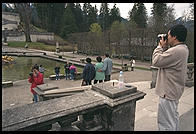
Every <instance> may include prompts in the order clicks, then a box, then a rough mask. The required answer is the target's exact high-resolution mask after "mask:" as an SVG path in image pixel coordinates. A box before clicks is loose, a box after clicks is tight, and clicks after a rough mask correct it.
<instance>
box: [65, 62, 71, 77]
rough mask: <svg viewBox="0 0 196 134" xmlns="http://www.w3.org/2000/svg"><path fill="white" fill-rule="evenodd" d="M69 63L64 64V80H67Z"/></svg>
mask: <svg viewBox="0 0 196 134" xmlns="http://www.w3.org/2000/svg"><path fill="white" fill-rule="evenodd" d="M69 67H70V66H69V63H67V62H65V65H64V70H65V79H66V80H67V78H69V73H70V71H69Z"/></svg>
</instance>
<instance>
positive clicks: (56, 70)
mask: <svg viewBox="0 0 196 134" xmlns="http://www.w3.org/2000/svg"><path fill="white" fill-rule="evenodd" d="M54 72H55V74H56V80H60V79H59V73H60V67H59V66H58V65H57V64H56V67H55V68H54Z"/></svg>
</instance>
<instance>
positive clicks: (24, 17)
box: [14, 3, 32, 42]
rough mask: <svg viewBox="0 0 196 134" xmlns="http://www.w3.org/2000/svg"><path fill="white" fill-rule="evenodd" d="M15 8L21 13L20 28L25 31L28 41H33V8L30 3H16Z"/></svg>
mask: <svg viewBox="0 0 196 134" xmlns="http://www.w3.org/2000/svg"><path fill="white" fill-rule="evenodd" d="M14 8H15V9H16V11H17V12H18V13H19V15H20V20H21V22H20V25H19V29H20V30H21V31H22V32H24V34H25V38H26V42H31V37H30V22H31V14H32V9H31V7H30V3H14Z"/></svg>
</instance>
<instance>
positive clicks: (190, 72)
mask: <svg viewBox="0 0 196 134" xmlns="http://www.w3.org/2000/svg"><path fill="white" fill-rule="evenodd" d="M187 69H188V72H187V75H188V76H187V80H186V83H185V85H186V86H187V87H192V86H193V85H194V80H193V74H194V63H188V64H187Z"/></svg>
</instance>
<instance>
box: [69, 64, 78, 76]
mask: <svg viewBox="0 0 196 134" xmlns="http://www.w3.org/2000/svg"><path fill="white" fill-rule="evenodd" d="M69 70H70V74H71V80H74V79H75V74H76V73H77V69H76V66H74V64H73V63H72V64H71V66H70V68H69Z"/></svg>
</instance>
